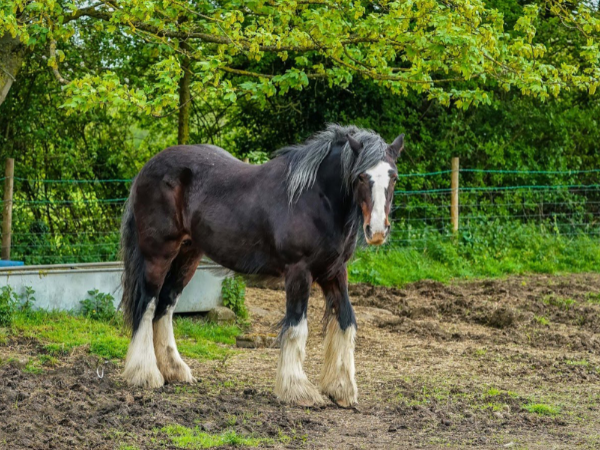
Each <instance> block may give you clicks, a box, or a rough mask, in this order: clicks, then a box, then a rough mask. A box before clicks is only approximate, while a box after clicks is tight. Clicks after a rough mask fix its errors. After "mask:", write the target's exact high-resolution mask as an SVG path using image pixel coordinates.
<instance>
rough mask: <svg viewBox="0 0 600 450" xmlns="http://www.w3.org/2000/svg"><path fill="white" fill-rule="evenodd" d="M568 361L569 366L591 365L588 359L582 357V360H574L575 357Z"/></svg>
mask: <svg viewBox="0 0 600 450" xmlns="http://www.w3.org/2000/svg"><path fill="white" fill-rule="evenodd" d="M565 362H566V363H567V365H569V366H583V367H589V365H590V362H589V361H588V360H587V359H581V360H573V359H568V360H567V361H565Z"/></svg>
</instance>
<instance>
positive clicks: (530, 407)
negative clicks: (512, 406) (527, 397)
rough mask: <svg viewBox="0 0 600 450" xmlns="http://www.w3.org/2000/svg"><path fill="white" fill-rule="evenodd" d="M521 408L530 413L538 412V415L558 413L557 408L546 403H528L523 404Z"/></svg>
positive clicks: (554, 414)
mask: <svg viewBox="0 0 600 450" xmlns="http://www.w3.org/2000/svg"><path fill="white" fill-rule="evenodd" d="M523 408H524V409H525V410H526V411H529V412H530V413H535V414H539V415H540V416H556V415H558V414H560V409H559V408H557V407H555V406H551V405H546V404H545V403H529V404H527V405H525V406H523Z"/></svg>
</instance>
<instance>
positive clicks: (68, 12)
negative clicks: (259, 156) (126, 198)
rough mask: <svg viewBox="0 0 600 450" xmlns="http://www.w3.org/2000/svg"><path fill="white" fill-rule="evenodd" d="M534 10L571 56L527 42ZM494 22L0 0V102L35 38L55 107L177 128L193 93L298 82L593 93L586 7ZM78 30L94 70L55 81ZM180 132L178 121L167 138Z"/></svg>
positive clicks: (472, 96) (393, 10)
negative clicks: (132, 75)
mask: <svg viewBox="0 0 600 450" xmlns="http://www.w3.org/2000/svg"><path fill="white" fill-rule="evenodd" d="M540 13H541V14H550V15H554V16H556V17H558V18H560V21H561V24H562V26H564V27H570V28H572V32H573V34H574V35H575V37H574V38H575V39H581V40H582V45H581V46H580V48H578V50H577V51H576V52H577V55H575V56H576V58H575V59H577V61H578V62H577V63H573V58H571V56H573V55H569V54H567V55H561V57H560V58H558V60H556V58H555V57H554V56H556V55H549V54H548V53H547V52H546V46H545V45H544V43H543V42H539V41H538V40H537V39H536V28H535V22H536V20H537V18H538V16H539V14H540ZM504 27H505V22H504V17H503V15H502V14H501V13H500V12H499V11H498V10H496V9H494V8H490V7H488V6H486V3H485V2H484V1H482V0H437V1H435V0H418V1H415V2H413V1H388V0H381V1H375V2H373V1H357V2H340V1H335V0H299V1H289V0H229V1H216V2H215V1H210V2H209V1H202V0H192V1H188V0H145V1H142V0H101V1H100V2H99V3H95V4H93V5H91V6H90V5H89V3H88V2H87V1H85V0H75V1H74V2H72V3H66V2H63V1H61V0H8V1H5V2H3V4H2V6H0V39H2V40H3V41H1V42H2V43H4V42H8V44H7V45H6V46H5V49H3V51H2V52H0V67H1V68H2V73H3V74H4V75H1V76H0V93H2V94H3V95H2V96H0V102H2V101H3V99H4V98H5V96H6V92H8V89H9V88H10V84H11V83H12V81H13V80H14V79H15V78H16V77H17V76H18V74H17V71H18V68H19V66H20V64H21V62H22V60H23V54H24V52H26V51H32V50H34V49H40V48H42V49H44V50H45V52H46V54H47V64H48V66H49V67H50V68H51V69H52V71H53V73H54V75H55V77H56V79H57V80H58V81H59V82H60V83H61V84H64V85H65V89H66V93H67V94H68V95H69V100H68V101H67V102H66V104H65V106H66V107H69V108H72V109H73V110H74V111H86V110H89V109H93V108H97V107H99V106H103V107H105V108H108V109H111V108H113V109H120V110H123V108H131V109H134V110H137V111H139V112H143V113H147V114H151V115H155V116H162V115H164V114H168V113H172V112H175V111H177V112H178V113H179V115H180V121H179V122H180V124H181V125H184V124H185V123H188V121H189V116H188V115H189V107H188V104H189V101H190V99H191V98H192V96H193V97H195V98H198V99H202V100H210V99H216V98H219V99H224V100H227V101H231V102H234V101H235V100H236V99H237V98H238V97H240V96H243V97H245V98H249V99H253V100H255V101H258V102H264V101H265V100H266V99H267V98H268V97H271V96H273V95H275V94H276V93H280V94H285V93H286V92H288V91H289V90H290V89H303V88H305V87H306V86H307V85H308V84H309V81H310V80H311V79H323V80H327V82H328V83H329V84H331V85H338V86H346V85H348V84H349V83H350V82H351V81H352V80H353V79H354V78H356V77H358V78H362V77H365V78H369V79H372V80H374V81H375V82H376V83H377V84H380V85H382V86H384V87H385V88H388V89H389V90H390V91H391V92H392V93H399V94H406V93H408V92H409V91H411V90H413V91H416V92H419V93H426V95H427V96H428V97H429V98H434V99H437V100H438V101H439V102H440V103H441V104H443V105H448V104H450V103H451V102H454V105H456V106H457V107H459V108H466V107H467V106H469V105H471V104H481V103H483V104H489V102H490V101H491V98H490V89H491V88H494V87H496V86H499V87H501V88H502V89H505V90H509V89H512V88H516V89H519V90H520V91H521V92H522V93H523V94H526V95H532V96H535V97H539V98H542V99H545V98H548V97H549V96H551V95H558V94H559V93H560V92H561V90H564V89H571V88H577V89H583V90H587V91H589V92H590V93H593V92H594V91H595V90H596V88H597V86H598V84H600V68H599V60H600V50H599V47H598V43H597V36H598V34H600V20H599V19H598V14H597V11H595V10H593V7H592V6H591V5H590V4H589V3H586V2H583V1H580V2H579V3H576V4H573V3H566V2H565V1H563V0H548V1H547V2H542V3H540V4H539V5H527V6H524V7H522V8H521V9H520V11H519V17H518V19H517V20H516V21H515V24H514V27H513V28H512V30H510V32H507V31H506V30H505V29H504ZM86 33H104V34H105V35H108V36H109V37H110V38H109V44H108V47H107V48H106V51H107V56H106V58H105V64H104V67H102V69H101V70H96V71H91V70H89V71H85V70H80V71H78V73H76V74H74V76H73V77H71V78H65V77H64V76H63V74H62V73H63V72H62V70H61V69H62V68H61V65H62V64H64V61H65V54H66V50H67V49H68V48H69V47H71V48H77V46H78V45H79V44H78V42H79V41H80V37H81V35H82V34H86ZM134 47H137V48H139V47H145V48H147V49H150V50H151V51H152V53H153V62H152V65H151V67H150V69H149V70H148V72H147V73H146V74H145V76H144V77H140V78H139V79H137V80H131V82H128V81H127V80H125V79H124V78H123V77H122V76H119V68H120V67H121V66H122V65H123V64H128V62H129V61H130V60H131V59H132V58H135V55H132V54H131V49H132V48H134ZM6 49H8V51H6ZM262 61H267V63H266V64H261V62H262ZM274 61H276V62H277V64H269V63H272V62H274ZM250 65H252V66H253V67H258V70H248V66H250ZM450 83H451V84H450ZM457 83H458V84H457ZM448 86H450V87H448ZM187 130H188V128H187V127H186V126H180V136H179V141H180V142H186V141H187V139H188V136H187V133H188V131H187Z"/></svg>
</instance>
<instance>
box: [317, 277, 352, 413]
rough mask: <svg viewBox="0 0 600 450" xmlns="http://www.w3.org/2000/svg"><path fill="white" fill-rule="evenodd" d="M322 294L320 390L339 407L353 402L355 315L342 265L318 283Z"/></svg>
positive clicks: (347, 405)
mask: <svg viewBox="0 0 600 450" xmlns="http://www.w3.org/2000/svg"><path fill="white" fill-rule="evenodd" d="M319 284H320V285H321V288H322V289H323V294H324V295H325V302H326V311H325V320H326V324H325V326H326V329H325V361H324V363H323V370H322V372H321V391H322V392H323V393H324V394H326V395H328V396H329V397H330V398H331V399H332V400H333V401H334V402H336V403H337V404H338V405H339V406H342V407H344V408H347V407H349V406H352V405H353V404H355V403H356V402H357V396H358V391H357V388H356V381H355V379H354V339H355V336H356V317H355V316H354V310H353V309H352V305H351V304H350V298H349V297H348V272H347V270H346V267H345V266H344V267H343V269H342V270H341V271H340V272H339V273H338V274H336V275H335V276H334V277H333V278H331V279H329V280H326V281H323V282H320V283H319Z"/></svg>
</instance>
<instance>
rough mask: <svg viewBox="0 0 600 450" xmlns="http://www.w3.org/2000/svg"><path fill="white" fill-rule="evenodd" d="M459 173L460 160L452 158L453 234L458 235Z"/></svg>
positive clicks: (451, 209)
mask: <svg viewBox="0 0 600 450" xmlns="http://www.w3.org/2000/svg"><path fill="white" fill-rule="evenodd" d="M458 172H459V161H458V158H457V157H455V158H452V180H451V185H450V187H451V190H452V192H451V193H452V195H451V197H450V219H451V220H452V232H453V233H454V234H456V233H458Z"/></svg>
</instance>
